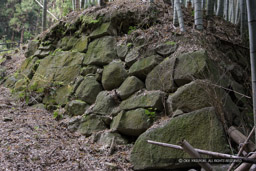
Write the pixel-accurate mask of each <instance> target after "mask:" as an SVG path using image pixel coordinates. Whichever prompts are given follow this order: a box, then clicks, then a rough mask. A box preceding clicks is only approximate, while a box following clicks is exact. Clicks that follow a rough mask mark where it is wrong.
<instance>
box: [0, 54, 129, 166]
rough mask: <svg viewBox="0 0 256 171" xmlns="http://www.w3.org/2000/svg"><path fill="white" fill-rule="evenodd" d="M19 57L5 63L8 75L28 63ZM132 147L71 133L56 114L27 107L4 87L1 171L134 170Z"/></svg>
mask: <svg viewBox="0 0 256 171" xmlns="http://www.w3.org/2000/svg"><path fill="white" fill-rule="evenodd" d="M22 54H23V52H22V51H21V52H20V53H16V54H14V55H12V56H11V59H9V60H7V61H6V62H5V63H4V66H0V67H6V68H7V73H8V74H11V73H13V72H15V71H16V70H17V68H18V67H19V65H20V63H21V62H22V61H23V60H24V59H25V58H24V56H23V55H22ZM129 150H130V146H116V151H115V152H114V154H113V155H108V151H109V150H108V149H106V148H101V146H99V145H97V144H93V143H91V141H90V140H89V139H88V138H86V137H84V136H82V135H79V134H76V133H71V132H69V131H68V130H67V129H66V127H64V126H62V125H61V124H60V121H56V120H54V119H53V115H52V113H50V112H49V111H47V110H45V109H43V108H41V109H40V108H35V107H31V106H27V105H26V103H25V102H23V101H20V100H18V99H17V98H15V97H13V95H12V93H11V92H10V89H7V88H5V87H3V86H1V85H0V171H7V170H11V171H16V170H20V171H28V170H33V171H37V170H38V171H39V170H40V171H41V170H46V171H53V170H54V171H73V170H93V171H94V170H104V171H105V170H132V166H131V164H130V163H129Z"/></svg>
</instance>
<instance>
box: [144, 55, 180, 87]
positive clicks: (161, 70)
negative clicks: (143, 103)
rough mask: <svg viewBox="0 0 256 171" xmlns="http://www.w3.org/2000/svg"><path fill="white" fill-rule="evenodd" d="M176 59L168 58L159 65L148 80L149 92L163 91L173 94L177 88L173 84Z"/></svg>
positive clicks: (148, 76)
mask: <svg viewBox="0 0 256 171" xmlns="http://www.w3.org/2000/svg"><path fill="white" fill-rule="evenodd" d="M175 63H176V58H175V57H172V58H166V59H165V60H164V61H163V62H161V63H160V64H159V65H157V66H156V67H155V68H154V69H153V70H152V71H151V72H150V73H149V74H148V75H147V78H146V88H147V89H148V90H162V91H165V92H173V91H175V90H176V86H175V84H174V82H173V74H174V67H175Z"/></svg>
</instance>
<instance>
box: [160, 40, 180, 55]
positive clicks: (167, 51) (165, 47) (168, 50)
mask: <svg viewBox="0 0 256 171" xmlns="http://www.w3.org/2000/svg"><path fill="white" fill-rule="evenodd" d="M176 49H177V44H176V43H175V42H166V43H163V44H160V45H158V46H157V47H156V53H157V54H159V55H161V56H165V57H166V56H170V55H171V54H172V53H174V52H175V50H176Z"/></svg>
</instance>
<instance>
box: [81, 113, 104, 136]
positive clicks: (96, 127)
mask: <svg viewBox="0 0 256 171" xmlns="http://www.w3.org/2000/svg"><path fill="white" fill-rule="evenodd" d="M105 129H107V126H106V125H105V123H104V120H103V119H102V117H101V116H98V115H85V116H84V117H83V118H82V120H81V123H80V125H79V127H78V132H79V133H81V134H83V135H85V136H90V135H92V134H93V133H95V132H98V131H102V130H105Z"/></svg>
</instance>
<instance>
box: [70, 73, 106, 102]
mask: <svg viewBox="0 0 256 171" xmlns="http://www.w3.org/2000/svg"><path fill="white" fill-rule="evenodd" d="M101 91H102V86H101V85H100V83H99V82H98V81H96V78H95V77H93V76H87V77H85V78H84V80H83V81H82V82H81V84H80V85H79V86H78V88H77V89H76V92H75V96H76V98H77V99H80V100H83V101H85V102H86V103H89V104H92V103H94V102H95V100H96V97H97V95H98V94H99V92H101Z"/></svg>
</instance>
